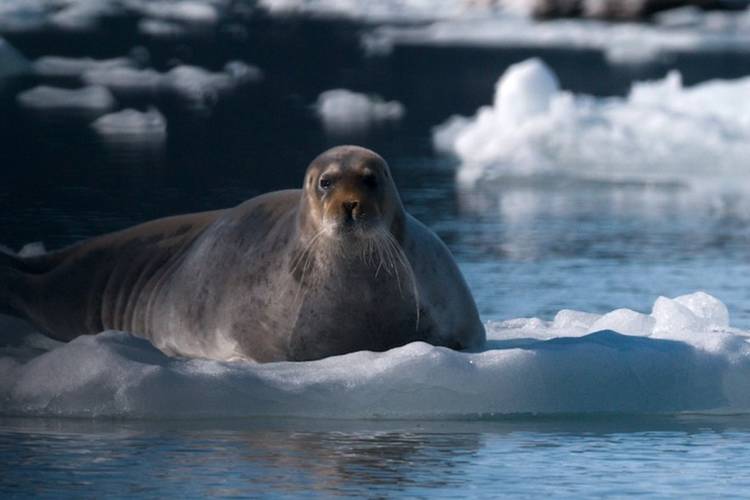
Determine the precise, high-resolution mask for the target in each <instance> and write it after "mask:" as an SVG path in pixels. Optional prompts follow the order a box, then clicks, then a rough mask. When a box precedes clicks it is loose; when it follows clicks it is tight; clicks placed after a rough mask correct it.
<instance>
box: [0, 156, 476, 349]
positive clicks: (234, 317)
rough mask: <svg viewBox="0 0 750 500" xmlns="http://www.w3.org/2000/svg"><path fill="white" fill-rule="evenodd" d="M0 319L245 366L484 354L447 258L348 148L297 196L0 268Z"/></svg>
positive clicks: (61, 334)
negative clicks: (423, 350) (425, 348)
mask: <svg viewBox="0 0 750 500" xmlns="http://www.w3.org/2000/svg"><path fill="white" fill-rule="evenodd" d="M0 312H5V313H10V314H14V315H16V316H20V317H23V318H26V319H28V320H29V321H31V323H32V324H34V325H35V326H37V327H38V328H39V329H41V330H42V331H43V332H44V333H46V334H47V335H49V336H50V337H53V338H55V339H59V340H64V341H67V340H71V339H73V338H75V337H77V336H79V335H82V334H96V333H98V332H101V331H103V330H108V329H114V330H125V331H129V332H131V333H133V334H135V335H138V336H141V337H145V338H147V339H149V340H150V341H151V342H152V343H153V344H154V345H156V346H157V347H158V348H160V349H162V350H163V351H165V352H167V353H169V354H174V355H181V356H189V357H206V358H212V359H237V358H239V359H252V360H255V361H258V362H269V361H282V360H290V361H305V360H314V359H320V358H324V357H328V356H333V355H338V354H344V353H348V352H353V351H359V350H371V351H385V350H388V349H390V348H393V347H397V346H400V345H404V344H407V343H409V342H412V341H417V340H420V341H425V342H429V343H431V344H434V345H441V346H447V347H451V348H455V349H472V348H477V347H479V346H481V345H482V344H483V342H484V339H485V331H484V327H483V325H482V323H481V322H480V320H479V314H478V312H477V308H476V305H475V303H474V299H473V298H472V296H471V293H470V292H469V289H468V287H467V285H466V283H465V281H464V279H463V277H462V275H461V273H460V271H459V269H458V267H457V266H456V264H455V262H454V260H453V258H452V256H451V254H450V252H449V251H448V249H447V247H446V246H445V245H444V244H443V243H442V241H440V239H439V238H438V237H437V236H436V235H435V234H434V233H433V232H432V231H431V230H429V229H428V228H427V227H426V226H424V225H423V224H421V223H420V222H419V221H417V220H416V219H415V218H414V217H412V216H411V215H409V214H408V213H406V211H405V210H404V207H403V205H402V203H401V199H400V197H399V194H398V191H397V190H396V186H395V184H394V182H393V179H392V177H391V173H390V169H389V167H388V165H387V163H386V162H385V160H383V159H382V158H381V157H380V156H379V155H377V154H376V153H374V152H372V151H370V150H367V149H364V148H361V147H357V146H340V147H336V148H333V149H330V150H328V151H326V152H324V153H323V154H321V155H320V156H318V157H317V158H316V159H315V160H313V162H312V163H311V164H310V166H309V167H308V169H307V172H306V174H305V178H304V185H303V188H302V189H301V190H300V189H296V190H286V191H276V192H272V193H267V194H263V195H260V196H257V197H255V198H252V199H250V200H248V201H246V202H244V203H242V204H240V205H238V206H236V207H234V208H230V209H226V210H217V211H211V212H203V213H197V214H189V215H180V216H175V217H168V218H165V219H159V220H155V221H151V222H146V223H144V224H141V225H138V226H135V227H132V228H129V229H125V230H123V231H120V232H116V233H111V234H107V235H103V236H99V237H96V238H93V239H90V240H85V241H83V242H80V243H78V244H75V245H73V246H71V247H68V248H65V249H63V250H59V251H56V252H51V253H46V254H42V255H38V256H28V257H21V256H18V255H12V254H9V253H7V252H5V253H0Z"/></svg>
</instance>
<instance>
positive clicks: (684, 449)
mask: <svg viewBox="0 0 750 500" xmlns="http://www.w3.org/2000/svg"><path fill="white" fill-rule="evenodd" d="M1 424H2V425H0V428H2V430H0V458H2V463H3V464H12V467H9V468H7V469H6V470H5V471H4V472H3V474H2V475H0V492H2V493H4V494H12V493H13V492H19V491H26V492H32V491H33V492H34V493H36V494H46V495H52V494H54V493H59V492H60V491H61V490H64V491H65V492H66V493H67V494H71V495H75V494H84V495H85V494H87V493H90V492H91V491H96V492H97V493H98V494H99V495H107V494H116V495H144V496H152V495H159V496H184V495H189V496H206V495H255V494H261V493H266V494H275V495H283V496H299V495H320V496H330V495H347V496H361V495H365V496H370V497H372V496H380V495H393V494H400V495H410V496H435V495H438V496H455V495H460V496H466V495H470V496H493V495H509V496H535V497H538V496H543V495H554V496H558V497H559V496H561V495H562V496H564V495H573V496H579V495H584V496H589V497H597V496H601V495H607V494H615V493H616V494H619V495H624V494H636V493H641V494H643V493H650V494H654V495H675V494H679V495H680V496H685V495H687V496H695V497H700V496H706V495H721V494H726V493H737V492H740V491H743V488H746V487H747V486H749V485H750V480H749V479H748V478H747V476H746V475H745V474H743V473H742V471H741V468H742V467H743V460H742V458H743V457H744V456H746V454H747V453H748V452H749V451H750V421H748V419H747V417H718V416H713V417H711V416H683V417H672V418H669V417H641V418H630V417H611V418H583V417H580V418H573V417H571V418H569V419H558V420H545V419H533V418H527V419H520V420H500V421H475V422H448V421H446V422H418V421H416V422H378V421H371V422H367V421H365V422H353V421H339V422H336V421H315V420H312V421H302V420H288V421H285V420H276V421H268V420H257V421H254V420H250V421H207V422H192V423H186V422H180V423H179V424H174V423H172V422H169V421H163V422H128V423H123V422H106V421H104V422H102V421H99V422H92V421H75V420H73V421H70V420H33V419H32V420H28V419H27V420H23V421H21V420H13V419H10V420H7V419H6V420H3V421H2V422H1Z"/></svg>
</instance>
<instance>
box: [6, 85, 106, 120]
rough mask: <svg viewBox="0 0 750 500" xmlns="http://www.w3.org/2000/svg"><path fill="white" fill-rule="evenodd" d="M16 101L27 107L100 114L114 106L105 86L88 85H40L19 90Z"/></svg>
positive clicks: (48, 110)
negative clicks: (68, 87) (65, 87)
mask: <svg viewBox="0 0 750 500" xmlns="http://www.w3.org/2000/svg"><path fill="white" fill-rule="evenodd" d="M17 101H18V103H19V104H20V105H21V106H23V107H25V108H28V109H35V110H39V111H45V112H55V111H58V112H65V113H77V114H86V115H92V116H97V115H102V114H104V113H107V112H108V111H110V110H111V109H112V108H114V107H115V104H116V103H115V99H114V97H112V94H111V93H110V92H109V90H107V89H106V88H105V87H100V86H88V87H83V88H80V89H75V90H70V89H63V88H58V87H49V86H46V85H40V86H37V87H34V88H32V89H30V90H26V91H24V92H21V93H20V94H18V96H17Z"/></svg>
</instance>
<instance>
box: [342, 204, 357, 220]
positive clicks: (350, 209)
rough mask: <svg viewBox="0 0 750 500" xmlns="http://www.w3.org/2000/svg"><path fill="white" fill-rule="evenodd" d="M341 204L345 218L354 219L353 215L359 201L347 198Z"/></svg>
mask: <svg viewBox="0 0 750 500" xmlns="http://www.w3.org/2000/svg"><path fill="white" fill-rule="evenodd" d="M341 205H342V206H343V207H344V213H345V214H346V218H347V219H350V220H353V219H355V215H357V213H356V212H355V210H356V209H357V207H358V206H359V201H357V200H347V201H345V202H343V203H342V204H341Z"/></svg>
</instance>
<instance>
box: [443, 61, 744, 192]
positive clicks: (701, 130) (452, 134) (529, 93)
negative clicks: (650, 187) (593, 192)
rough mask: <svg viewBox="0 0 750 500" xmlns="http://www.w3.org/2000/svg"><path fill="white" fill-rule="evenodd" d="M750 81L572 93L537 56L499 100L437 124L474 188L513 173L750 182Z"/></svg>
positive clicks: (499, 90) (509, 80)
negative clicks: (615, 93)
mask: <svg viewBox="0 0 750 500" xmlns="http://www.w3.org/2000/svg"><path fill="white" fill-rule="evenodd" d="M748 93H750V78H741V79H737V80H727V81H721V80H715V81H709V82H706V83H702V84H699V85H696V86H694V87H685V86H684V85H683V84H682V81H681V78H680V75H679V73H676V72H673V73H670V74H669V75H668V76H667V77H666V78H664V79H662V80H657V81H652V82H639V83H636V84H634V85H633V87H632V88H631V90H630V92H629V94H628V95H627V96H626V97H624V98H621V97H612V98H597V97H591V96H585V95H573V94H571V93H570V92H567V91H563V90H561V89H560V88H559V85H558V82H557V78H556V77H555V75H554V73H553V72H552V71H551V70H550V69H549V67H547V65H545V64H544V63H543V62H542V61H541V60H539V59H530V60H527V61H524V62H522V63H518V64H515V65H513V66H511V67H510V68H509V69H508V70H507V71H506V72H505V74H504V75H502V77H501V78H500V79H499V80H498V83H497V86H496V89H495V96H494V100H493V103H492V104H491V105H488V106H483V107H481V108H480V109H479V110H477V112H476V114H475V115H474V116H473V117H453V118H451V119H449V120H447V121H446V122H445V123H443V124H442V125H440V126H438V127H436V128H435V130H434V133H433V140H434V144H435V147H436V149H438V150H439V151H442V152H445V153H450V154H453V155H455V156H457V157H458V158H459V160H460V161H461V166H460V168H459V174H458V178H459V180H460V181H462V182H464V183H466V184H469V185H472V184H475V183H477V182H478V181H481V180H491V179H496V178H502V177H514V176H522V177H523V176H550V175H558V176H571V177H577V178H584V179H597V180H613V181H622V180H625V181H633V180H635V181H641V182H652V181H668V182H678V183H685V184H688V185H689V184H706V183H710V182H719V181H721V182H729V183H732V184H733V185H734V187H736V186H737V185H738V184H740V185H744V184H746V182H745V181H744V180H743V179H744V178H745V177H746V168H745V166H746V163H747V158H750V101H748V100H747V99H746V98H745V96H747V95H748Z"/></svg>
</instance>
